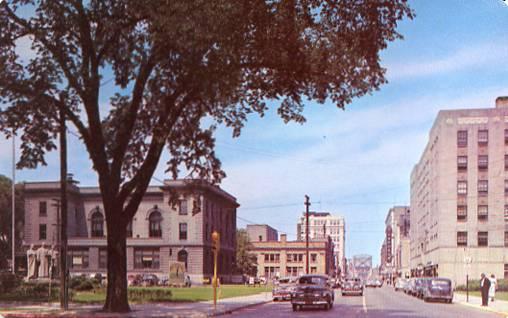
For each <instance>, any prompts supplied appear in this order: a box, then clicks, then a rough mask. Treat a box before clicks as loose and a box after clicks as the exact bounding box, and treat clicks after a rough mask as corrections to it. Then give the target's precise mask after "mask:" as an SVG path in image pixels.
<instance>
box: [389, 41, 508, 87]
mask: <svg viewBox="0 0 508 318" xmlns="http://www.w3.org/2000/svg"><path fill="white" fill-rule="evenodd" d="M507 55H508V44H507V43H505V42H492V43H486V44H479V45H475V46H474V47H463V48H461V49H459V50H457V51H455V52H453V53H452V54H450V55H447V56H443V57H439V58H435V59H431V60H425V59H422V60H410V61H404V62H393V63H388V64H387V66H386V68H387V78H388V79H389V80H395V79H403V78H409V77H422V76H430V75H438V74H448V73H450V72H456V71H460V70H463V69H475V68H482V67H485V66H488V65H489V64H492V65H503V64H504V63H505V61H506V56H507Z"/></svg>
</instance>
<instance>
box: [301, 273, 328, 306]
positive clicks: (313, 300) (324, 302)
mask: <svg viewBox="0 0 508 318" xmlns="http://www.w3.org/2000/svg"><path fill="white" fill-rule="evenodd" d="M334 299H335V297H334V292H333V289H331V288H330V285H329V284H328V277H326V276H324V275H303V276H300V278H299V279H298V281H297V284H296V286H295V289H294V292H293V293H292V294H291V305H292V306H293V311H297V310H299V309H301V308H302V307H304V306H323V307H324V308H325V309H326V310H329V309H331V308H332V307H333V301H334Z"/></svg>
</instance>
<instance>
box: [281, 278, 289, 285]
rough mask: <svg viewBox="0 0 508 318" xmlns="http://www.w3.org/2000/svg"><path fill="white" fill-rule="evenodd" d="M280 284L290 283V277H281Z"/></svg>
mask: <svg viewBox="0 0 508 318" xmlns="http://www.w3.org/2000/svg"><path fill="white" fill-rule="evenodd" d="M279 284H289V278H288V279H280V280H279Z"/></svg>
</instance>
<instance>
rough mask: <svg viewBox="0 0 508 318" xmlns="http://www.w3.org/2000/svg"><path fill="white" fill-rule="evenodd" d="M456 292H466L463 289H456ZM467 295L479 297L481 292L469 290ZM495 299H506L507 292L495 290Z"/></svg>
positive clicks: (507, 297)
mask: <svg viewBox="0 0 508 318" xmlns="http://www.w3.org/2000/svg"><path fill="white" fill-rule="evenodd" d="M456 293H460V294H464V295H465V294H466V292H465V291H456ZM469 295H471V296H476V297H481V294H480V292H479V291H470V292H469ZM496 299H498V300H508V292H496Z"/></svg>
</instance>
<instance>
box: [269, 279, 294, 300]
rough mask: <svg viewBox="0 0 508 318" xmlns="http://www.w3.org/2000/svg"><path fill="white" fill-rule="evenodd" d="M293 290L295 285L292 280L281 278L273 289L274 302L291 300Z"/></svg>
mask: <svg viewBox="0 0 508 318" xmlns="http://www.w3.org/2000/svg"><path fill="white" fill-rule="evenodd" d="M293 290H294V284H293V283H292V282H291V278H280V279H279V280H278V281H277V282H276V284H275V287H274V288H273V289H272V298H273V300H274V301H277V300H290V299H291V293H292V292H293Z"/></svg>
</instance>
